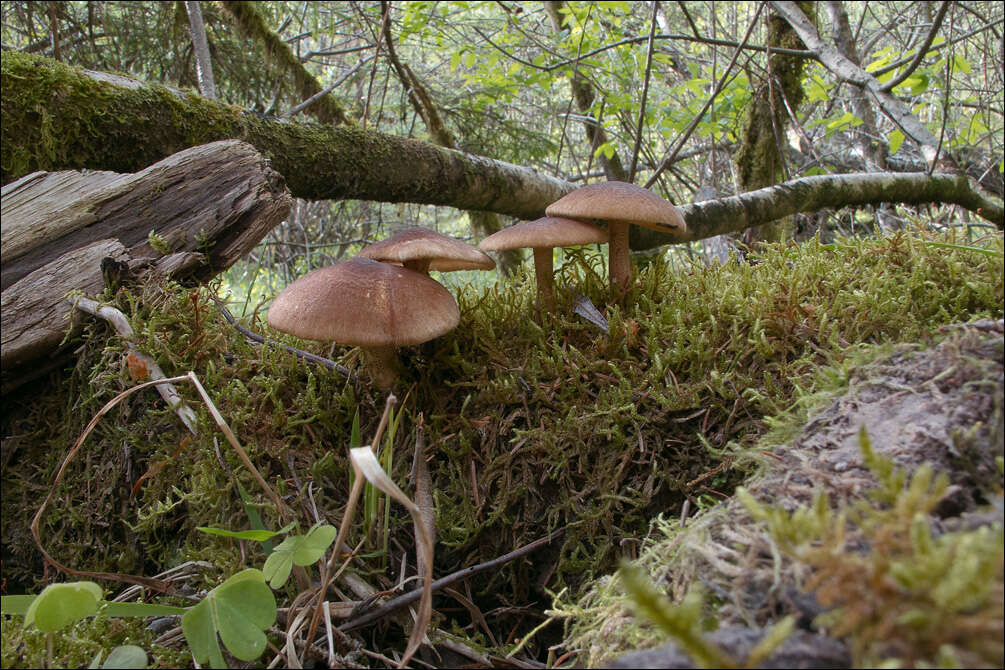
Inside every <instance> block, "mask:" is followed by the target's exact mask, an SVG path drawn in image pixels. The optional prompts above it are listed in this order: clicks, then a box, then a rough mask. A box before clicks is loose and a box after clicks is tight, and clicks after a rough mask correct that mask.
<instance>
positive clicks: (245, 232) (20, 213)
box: [0, 140, 291, 392]
mask: <svg viewBox="0 0 1005 670" xmlns="http://www.w3.org/2000/svg"><path fill="white" fill-rule="evenodd" d="M290 203H291V197H290V194H289V191H288V190H287V189H286V186H285V184H284V182H283V178H282V176H281V175H279V174H278V173H277V172H275V171H274V170H273V169H272V168H271V167H270V166H269V164H268V161H267V160H266V159H265V158H263V157H262V155H261V154H259V153H258V152H257V151H256V150H255V149H254V147H252V146H250V145H248V144H246V143H244V142H241V141H239V140H223V141H220V142H213V143H210V144H206V145H201V146H198V147H193V148H191V149H186V150H185V151H181V152H179V153H177V154H174V155H172V156H169V157H168V158H166V159H164V160H162V161H160V162H158V163H155V164H154V165H152V166H150V167H148V168H147V169H145V170H142V171H140V172H137V173H134V174H116V173H112V172H83V173H80V172H55V173H44V172H37V173H33V174H30V175H27V176H25V177H23V178H22V179H20V180H18V181H16V182H13V183H11V184H8V185H7V186H5V187H4V188H3V191H2V218H3V222H2V231H3V237H2V241H0V250H2V253H3V268H2V273H0V274H2V283H0V286H2V296H0V299H2V316H0V321H2V340H0V341H2V348H0V363H2V365H3V386H4V391H5V392H6V391H8V390H10V389H11V388H14V387H16V386H17V385H19V384H20V383H21V382H23V381H26V380H27V379H30V378H31V375H30V373H29V374H25V372H26V367H29V364H32V363H36V362H37V361H38V360H39V359H41V358H43V357H45V356H52V355H53V354H54V353H55V352H56V351H57V350H58V349H59V346H60V342H62V341H63V339H64V336H65V335H66V333H67V330H68V329H71V330H73V329H76V327H77V326H76V322H75V321H71V320H70V319H69V318H68V315H69V314H70V312H71V307H70V305H69V304H67V303H66V302H65V301H64V297H65V296H66V294H67V293H68V292H70V291H71V290H74V289H79V290H81V291H83V292H84V293H85V294H92V295H93V294H96V293H99V292H100V291H101V290H102V289H103V288H104V286H105V281H104V276H103V273H102V264H103V262H105V263H106V267H107V263H110V264H111V265H112V266H114V267H115V268H120V269H122V270H123V271H125V272H126V273H132V272H136V271H139V270H141V269H147V268H149V269H150V271H151V272H153V273H154V274H159V275H163V276H169V277H172V278H175V279H191V280H194V281H202V280H206V279H210V278H212V277H213V276H215V275H216V274H218V273H219V272H221V271H222V270H225V269H226V268H228V267H230V266H231V265H232V264H233V263H234V262H236V261H237V260H239V259H240V258H243V257H244V256H245V255H247V253H248V252H250V251H251V250H252V249H253V248H254V247H255V245H256V244H258V242H259V241H261V239H262V238H263V237H264V236H265V234H266V233H267V232H268V231H269V230H271V229H272V228H273V227H274V226H275V225H277V224H278V223H279V222H280V221H282V220H283V218H284V217H285V216H286V214H287V213H288V212H289V208H290ZM151 232H153V233H155V234H156V236H157V237H158V238H160V239H161V240H163V242H164V243H165V245H166V246H167V247H168V249H167V250H165V249H164V248H163V247H161V245H160V244H155V246H158V247H159V248H160V251H158V250H156V249H154V248H153V246H151V241H150V233H151ZM165 251H166V253H165ZM106 259H111V261H110V262H106ZM30 367H31V368H32V369H37V366H35V365H31V366H30Z"/></svg>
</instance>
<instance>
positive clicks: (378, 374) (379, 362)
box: [360, 345, 401, 391]
mask: <svg viewBox="0 0 1005 670" xmlns="http://www.w3.org/2000/svg"><path fill="white" fill-rule="evenodd" d="M360 349H362V350H363V358H364V362H365V365H366V369H367V371H368V372H369V373H370V377H371V378H372V379H373V385H374V386H376V387H377V388H378V389H379V390H381V391H389V390H391V388H392V387H393V386H394V382H395V380H396V379H397V378H398V372H399V371H400V369H401V367H400V365H399V364H398V354H397V352H396V350H395V347H394V346H392V345H387V346H377V347H360Z"/></svg>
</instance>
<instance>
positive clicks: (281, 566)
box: [262, 524, 337, 589]
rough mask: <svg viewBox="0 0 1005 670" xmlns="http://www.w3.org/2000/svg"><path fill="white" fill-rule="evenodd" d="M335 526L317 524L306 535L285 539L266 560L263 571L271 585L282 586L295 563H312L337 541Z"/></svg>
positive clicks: (274, 586) (273, 586) (275, 587)
mask: <svg viewBox="0 0 1005 670" xmlns="http://www.w3.org/2000/svg"><path fill="white" fill-rule="evenodd" d="M336 534H337V532H336V529H335V527H334V526H331V525H329V524H323V525H321V524H319V525H315V526H314V527H313V528H311V529H310V530H309V531H307V534H306V535H291V536H290V537H288V538H286V539H285V540H283V541H282V542H281V543H280V544H279V546H278V547H276V549H275V551H274V552H273V553H272V554H271V555H270V556H269V558H268V559H266V561H265V565H264V566H263V567H262V573H263V574H264V575H265V579H266V580H268V582H269V586H271V587H272V588H274V589H278V588H280V587H281V586H282V585H283V584H285V583H286V580H287V579H289V577H290V572H291V571H292V570H293V566H294V565H312V564H313V563H315V562H316V561H317V560H318V559H319V558H321V556H323V555H324V553H325V551H326V550H327V549H328V547H329V546H331V543H332V542H334V541H335V535H336Z"/></svg>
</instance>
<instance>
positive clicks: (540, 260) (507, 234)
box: [478, 216, 607, 312]
mask: <svg viewBox="0 0 1005 670" xmlns="http://www.w3.org/2000/svg"><path fill="white" fill-rule="evenodd" d="M606 241H607V233H606V232H605V231H604V229H603V228H599V227H597V226H595V225H593V224H592V223H586V222H584V221H574V220H572V219H565V218H562V217H557V216H544V217H541V218H540V219H536V220H534V221H528V222H526V223H518V224H516V225H515V226H509V227H508V228H503V229H502V230H500V231H499V232H496V233H492V234H491V235H489V236H488V237H486V238H485V239H484V240H482V241H481V243H480V244H479V245H478V248H479V249H481V250H482V251H503V250H505V249H527V248H530V249H533V250H534V274H535V275H536V277H537V296H538V301H539V303H540V306H541V310H542V311H543V312H553V311H554V310H555V291H554V288H553V285H554V278H553V277H552V275H553V274H554V269H553V261H552V251H551V250H552V249H554V248H555V247H572V246H577V245H580V244H592V243H593V242H606Z"/></svg>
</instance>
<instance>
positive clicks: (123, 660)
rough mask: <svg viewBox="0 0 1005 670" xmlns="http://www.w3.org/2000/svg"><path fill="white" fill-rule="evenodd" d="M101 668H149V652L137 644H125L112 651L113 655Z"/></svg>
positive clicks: (111, 654)
mask: <svg viewBox="0 0 1005 670" xmlns="http://www.w3.org/2000/svg"><path fill="white" fill-rule="evenodd" d="M92 667H93V666H92ZM101 667H102V668H126V669H133V668H145V667H147V652H145V651H143V647H137V646H136V645H135V644H123V645H121V646H118V647H116V648H115V649H112V653H110V654H109V655H108V658H106V659H105V662H104V663H102V664H101Z"/></svg>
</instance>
